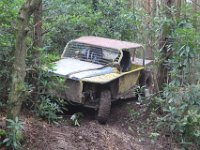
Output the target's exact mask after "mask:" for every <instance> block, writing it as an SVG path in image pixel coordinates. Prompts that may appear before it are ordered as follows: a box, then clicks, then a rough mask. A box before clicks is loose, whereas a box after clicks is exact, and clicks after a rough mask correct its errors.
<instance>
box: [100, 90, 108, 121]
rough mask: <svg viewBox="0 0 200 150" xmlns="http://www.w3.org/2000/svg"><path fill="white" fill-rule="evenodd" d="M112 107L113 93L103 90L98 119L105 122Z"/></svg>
mask: <svg viewBox="0 0 200 150" xmlns="http://www.w3.org/2000/svg"><path fill="white" fill-rule="evenodd" d="M110 109H111V93H110V91H109V90H103V91H102V92H101V94H100V102H99V110H98V115H97V120H98V122H99V123H100V124H105V123H106V122H107V120H108V118H109V115H110Z"/></svg>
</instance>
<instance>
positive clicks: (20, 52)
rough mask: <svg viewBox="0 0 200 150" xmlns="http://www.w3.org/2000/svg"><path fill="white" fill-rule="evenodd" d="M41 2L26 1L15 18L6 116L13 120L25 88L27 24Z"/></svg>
mask: <svg viewBox="0 0 200 150" xmlns="http://www.w3.org/2000/svg"><path fill="white" fill-rule="evenodd" d="M41 2H42V0H26V1H25V2H24V4H23V5H22V7H21V9H20V11H19V14H18V18H17V33H16V43H15V54H14V56H15V60H14V64H13V72H12V84H11V90H10V94H9V100H8V115H7V117H8V118H10V119H14V118H15V117H16V116H18V115H19V112H20V109H21V105H22V102H23V100H24V96H25V94H26V86H25V83H24V79H25V76H26V62H25V60H26V54H27V53H26V50H27V49H26V37H27V33H28V31H29V28H28V23H29V19H30V17H31V15H32V13H33V12H34V11H35V9H36V8H38V7H39V6H40V4H41Z"/></svg>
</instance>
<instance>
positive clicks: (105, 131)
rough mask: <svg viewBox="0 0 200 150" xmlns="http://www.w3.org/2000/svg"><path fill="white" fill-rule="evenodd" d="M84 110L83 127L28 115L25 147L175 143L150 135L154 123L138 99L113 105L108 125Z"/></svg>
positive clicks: (134, 149)
mask: <svg viewBox="0 0 200 150" xmlns="http://www.w3.org/2000/svg"><path fill="white" fill-rule="evenodd" d="M130 108H133V109H134V110H137V111H138V112H139V113H140V114H139V115H137V116H136V118H135V120H131V119H132V118H130V113H128V109H130ZM82 112H83V113H84V118H83V120H82V121H81V126H80V127H72V126H71V125H70V123H69V119H65V121H63V122H62V123H61V124H59V125H48V124H47V123H46V122H44V121H38V120H36V119H34V118H27V117H26V119H25V123H26V124H25V129H24V131H25V135H26V139H27V142H26V143H24V147H23V149H30V150H154V149H155V150H159V149H162V150H165V149H166V150H168V149H172V147H173V145H172V143H171V141H169V138H166V137H165V136H159V137H158V139H156V140H153V139H152V138H150V137H149V135H150V134H151V132H153V127H152V125H150V124H147V122H148V121H147V117H146V114H145V108H142V107H140V106H138V105H137V104H136V103H135V102H122V103H117V104H114V105H112V112H111V117H110V120H109V121H108V123H107V124H106V125H100V124H99V123H98V122H97V121H96V120H94V111H91V110H87V109H84V110H82ZM68 118H69V116H68ZM142 124H144V125H142ZM173 149H174V148H173Z"/></svg>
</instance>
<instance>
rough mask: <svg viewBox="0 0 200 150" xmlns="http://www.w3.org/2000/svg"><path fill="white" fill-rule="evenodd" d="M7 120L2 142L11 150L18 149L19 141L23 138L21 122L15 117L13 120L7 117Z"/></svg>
mask: <svg viewBox="0 0 200 150" xmlns="http://www.w3.org/2000/svg"><path fill="white" fill-rule="evenodd" d="M7 122H8V126H7V130H8V132H7V135H6V138H5V139H4V141H3V143H4V144H6V146H7V147H8V148H11V149H13V150H16V149H20V147H21V141H22V139H23V136H22V129H23V122H21V121H20V120H19V119H18V118H17V117H16V118H15V120H11V119H7Z"/></svg>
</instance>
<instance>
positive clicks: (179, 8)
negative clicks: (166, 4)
mask: <svg viewBox="0 0 200 150" xmlns="http://www.w3.org/2000/svg"><path fill="white" fill-rule="evenodd" d="M181 4H182V2H181V0H176V7H177V12H176V18H177V19H179V18H180V14H181Z"/></svg>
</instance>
